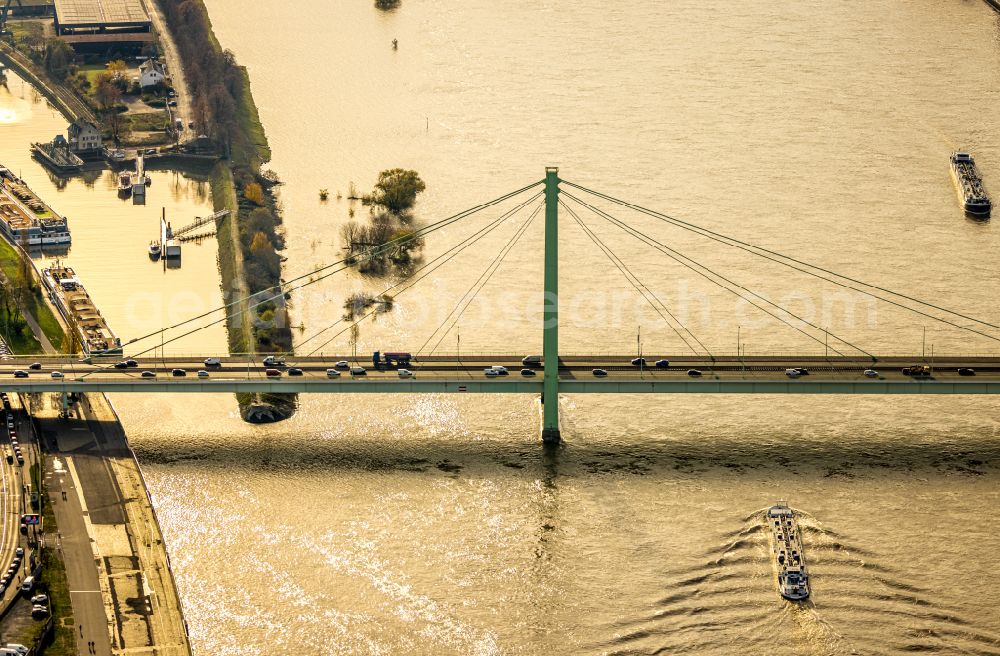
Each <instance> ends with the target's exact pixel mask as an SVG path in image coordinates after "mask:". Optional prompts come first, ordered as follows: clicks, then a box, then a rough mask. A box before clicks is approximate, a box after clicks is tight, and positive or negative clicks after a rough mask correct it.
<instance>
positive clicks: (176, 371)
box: [170, 369, 188, 378]
mask: <svg viewBox="0 0 1000 656" xmlns="http://www.w3.org/2000/svg"><path fill="white" fill-rule="evenodd" d="M170 375H171V376H177V377H178V378H180V377H182V376H187V375H188V372H186V371H184V370H183V369H172V370H171V371H170Z"/></svg>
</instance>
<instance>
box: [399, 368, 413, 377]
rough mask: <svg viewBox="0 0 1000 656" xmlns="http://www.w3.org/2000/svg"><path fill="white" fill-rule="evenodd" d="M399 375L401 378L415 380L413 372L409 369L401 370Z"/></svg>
mask: <svg viewBox="0 0 1000 656" xmlns="http://www.w3.org/2000/svg"><path fill="white" fill-rule="evenodd" d="M398 373H399V377H400V378H413V372H412V371H410V370H409V369H400V370H399V371H398Z"/></svg>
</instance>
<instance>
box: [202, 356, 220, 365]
mask: <svg viewBox="0 0 1000 656" xmlns="http://www.w3.org/2000/svg"><path fill="white" fill-rule="evenodd" d="M205 366H206V367H221V366H222V358H205Z"/></svg>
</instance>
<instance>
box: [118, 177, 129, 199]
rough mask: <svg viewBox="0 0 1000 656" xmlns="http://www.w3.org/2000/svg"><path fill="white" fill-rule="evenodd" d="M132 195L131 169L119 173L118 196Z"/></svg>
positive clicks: (126, 196)
mask: <svg viewBox="0 0 1000 656" xmlns="http://www.w3.org/2000/svg"><path fill="white" fill-rule="evenodd" d="M131 195H132V174H131V173H130V172H129V171H122V172H121V173H119V174H118V196H119V197H121V198H128V197H129V196H131Z"/></svg>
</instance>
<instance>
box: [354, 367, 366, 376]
mask: <svg viewBox="0 0 1000 656" xmlns="http://www.w3.org/2000/svg"><path fill="white" fill-rule="evenodd" d="M351 375H352V376H367V375H368V371H367V370H366V369H365V368H364V367H360V366H354V367H351Z"/></svg>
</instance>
